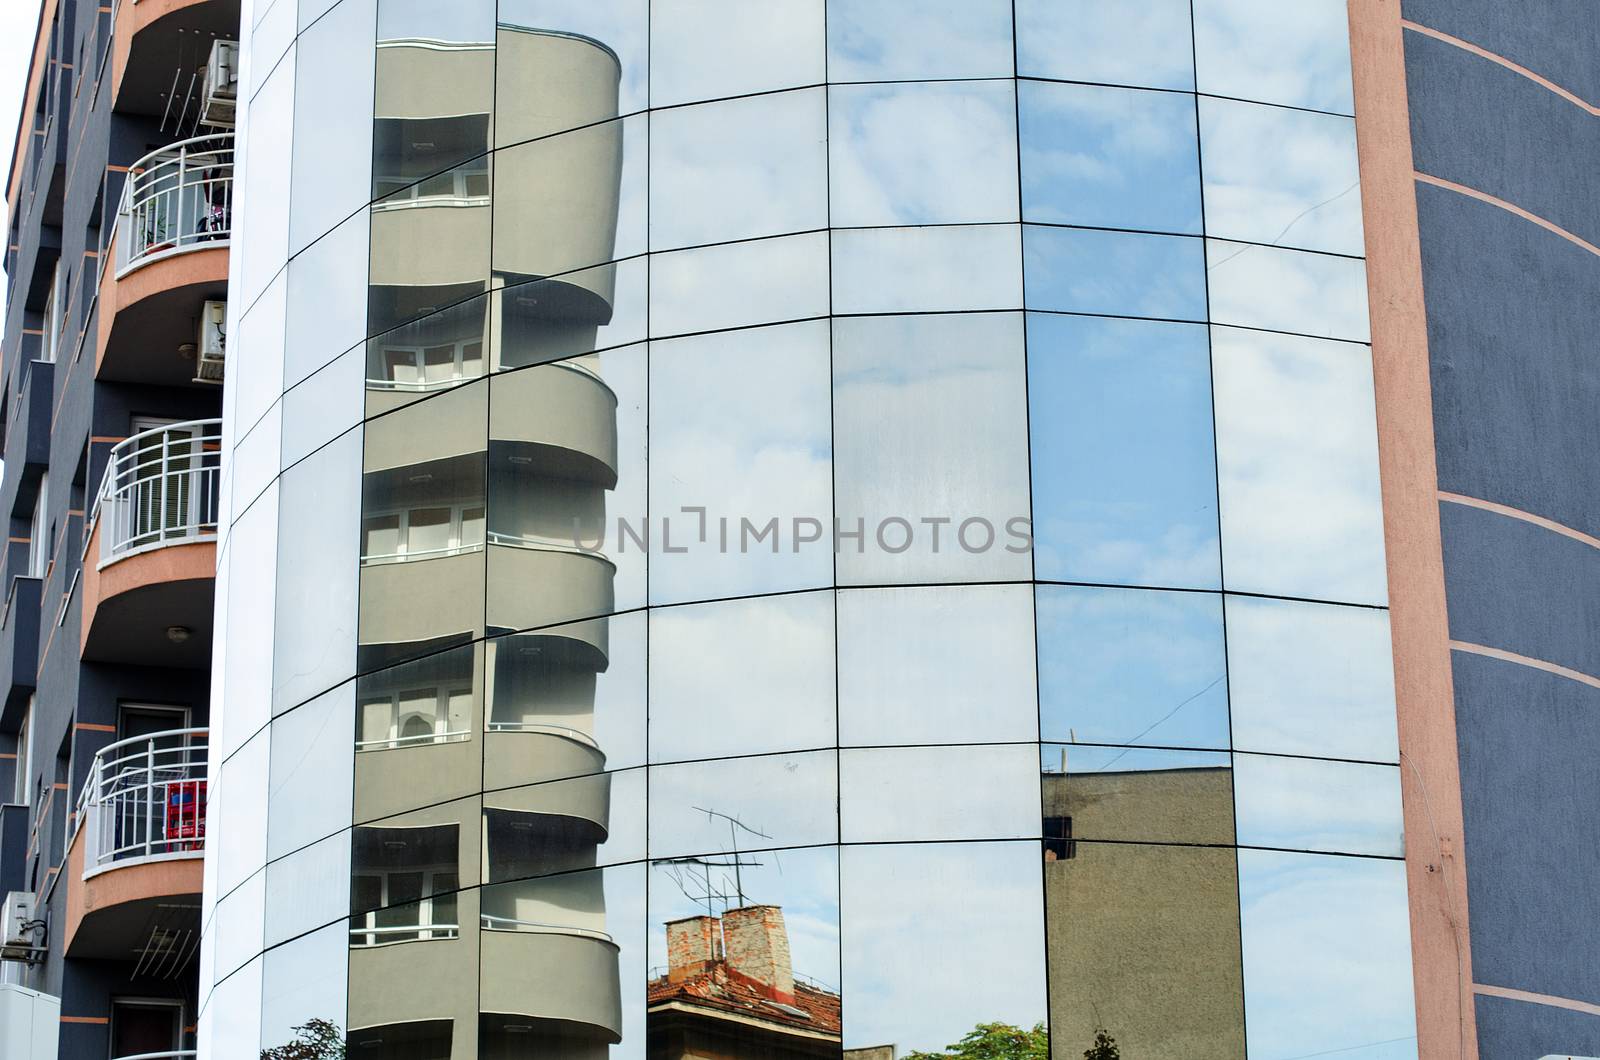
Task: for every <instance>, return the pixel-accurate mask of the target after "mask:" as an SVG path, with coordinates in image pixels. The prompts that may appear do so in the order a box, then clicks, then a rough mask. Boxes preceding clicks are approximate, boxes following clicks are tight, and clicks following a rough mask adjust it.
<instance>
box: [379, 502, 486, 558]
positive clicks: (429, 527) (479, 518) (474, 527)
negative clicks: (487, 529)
mask: <svg viewBox="0 0 1600 1060" xmlns="http://www.w3.org/2000/svg"><path fill="white" fill-rule="evenodd" d="M481 547H483V505H482V504H481V503H464V504H453V505H448V506H440V507H431V506H430V507H420V508H402V509H401V510H399V511H396V512H374V513H372V514H370V515H367V516H365V517H363V518H362V520H361V562H362V563H393V562H401V561H404V560H408V559H432V558H434V557H436V556H454V555H458V554H460V553H462V552H471V551H473V550H475V549H478V548H481Z"/></svg>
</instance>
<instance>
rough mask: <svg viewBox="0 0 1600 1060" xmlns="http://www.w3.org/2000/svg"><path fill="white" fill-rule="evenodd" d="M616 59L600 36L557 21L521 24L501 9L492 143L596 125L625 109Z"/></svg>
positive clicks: (506, 143)
mask: <svg viewBox="0 0 1600 1060" xmlns="http://www.w3.org/2000/svg"><path fill="white" fill-rule="evenodd" d="M512 6H514V5H512V4H509V3H507V4H502V5H501V7H502V8H510V7H512ZM607 6H608V7H610V8H611V9H612V10H613V11H616V10H618V8H617V5H607ZM621 62H622V60H621V57H620V56H619V55H618V54H617V52H616V51H615V50H614V49H613V47H612V46H611V45H610V44H608V43H607V42H606V41H604V40H600V39H596V38H594V37H589V36H585V35H584V34H582V33H580V32H577V31H575V30H572V29H570V28H568V27H567V26H566V25H565V24H564V23H562V22H555V23H544V22H540V23H532V24H527V25H524V24H519V23H517V22H516V21H514V20H510V19H507V18H506V17H505V14H504V13H502V16H501V19H500V24H499V26H498V28H497V29H496V31H495V60H494V79H495V100H496V101H497V103H498V104H499V110H498V113H496V115H495V122H494V141H495V146H497V147H506V146H509V145H512V144H521V143H526V142H527V141H529V140H534V139H537V138H539V137H548V136H553V135H555V134H557V133H561V132H565V131H567V130H569V129H578V128H580V127H584V126H590V125H598V124H600V123H602V122H606V121H609V120H610V119H612V118H615V117H617V116H618V115H619V114H621V113H625V111H624V110H623V109H622V107H621V100H620V99H619V96H620V95H621V93H622V87H621V83H622V79H623V69H622V66H621ZM573 157H574V156H572V155H570V154H569V155H566V156H563V160H567V161H570V160H572V159H573Z"/></svg>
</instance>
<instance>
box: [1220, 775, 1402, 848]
mask: <svg viewBox="0 0 1600 1060" xmlns="http://www.w3.org/2000/svg"><path fill="white" fill-rule="evenodd" d="M1233 759H1234V761H1233V765H1234V786H1235V791H1236V792H1237V803H1238V817H1239V844H1240V845H1241V846H1253V847H1276V848H1278V849H1280V850H1319V851H1325V852H1328V853H1337V854H1368V855H1372V856H1377V857H1391V858H1398V857H1404V856H1405V836H1404V826H1403V825H1402V823H1401V819H1400V767H1399V766H1379V765H1367V764H1366V763H1362V762H1328V761H1321V760H1318V759H1314V758H1280V757H1277V756H1275V755H1254V754H1236V755H1234V756H1233Z"/></svg>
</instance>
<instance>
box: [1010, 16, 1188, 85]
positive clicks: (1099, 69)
mask: <svg viewBox="0 0 1600 1060" xmlns="http://www.w3.org/2000/svg"><path fill="white" fill-rule="evenodd" d="M1016 12H1017V63H1018V68H1017V73H1018V74H1019V75H1020V76H1022V77H1049V78H1054V79H1057V80H1063V81H1097V82H1100V83H1102V84H1108V85H1133V86H1136V87H1148V88H1175V89H1192V88H1194V59H1193V48H1192V45H1191V34H1190V21H1189V0H1141V2H1140V3H1137V4H1114V3H1107V2H1106V0H1016Z"/></svg>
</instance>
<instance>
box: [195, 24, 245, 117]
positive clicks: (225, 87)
mask: <svg viewBox="0 0 1600 1060" xmlns="http://www.w3.org/2000/svg"><path fill="white" fill-rule="evenodd" d="M238 102H239V42H238V41H236V40H219V41H213V42H212V43H211V58H210V59H209V60H208V61H207V62H206V83H205V90H204V91H203V92H202V93H201V104H200V122H201V124H203V125H211V126H215V127H217V128H219V129H231V128H233V121H234V109H235V107H236V106H237V105H238Z"/></svg>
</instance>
